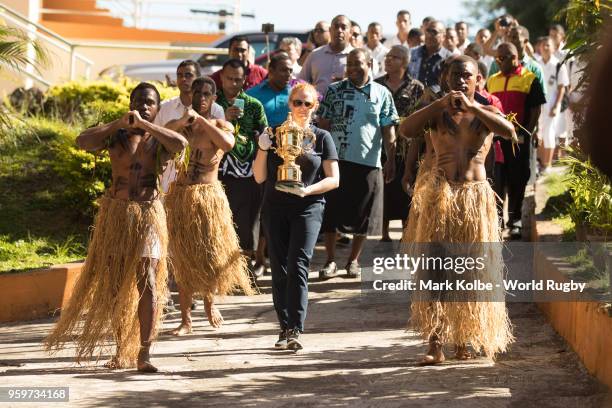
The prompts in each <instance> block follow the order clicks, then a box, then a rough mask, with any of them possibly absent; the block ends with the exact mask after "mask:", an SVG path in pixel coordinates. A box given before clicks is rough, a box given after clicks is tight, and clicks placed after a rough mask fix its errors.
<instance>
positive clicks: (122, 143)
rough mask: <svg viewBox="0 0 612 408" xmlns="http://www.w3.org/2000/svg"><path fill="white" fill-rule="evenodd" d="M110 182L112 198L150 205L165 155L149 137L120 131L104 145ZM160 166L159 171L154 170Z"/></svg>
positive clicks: (156, 192)
mask: <svg viewBox="0 0 612 408" xmlns="http://www.w3.org/2000/svg"><path fill="white" fill-rule="evenodd" d="M108 152H109V155H110V159H111V168H112V173H113V175H112V177H113V182H112V185H111V188H110V194H111V196H112V197H113V198H119V199H124V200H133V201H150V200H153V199H155V198H156V197H157V195H158V191H159V190H158V187H157V175H158V174H159V173H160V172H161V170H162V169H163V167H165V165H166V163H167V161H168V159H169V156H170V155H169V154H168V152H167V151H166V149H164V148H163V146H161V144H160V143H159V142H158V141H157V140H156V139H155V138H154V137H153V136H151V135H150V134H149V133H143V132H138V131H132V130H126V129H121V130H119V131H118V132H117V133H116V134H115V136H113V137H111V139H110V140H109V145H108ZM158 166H162V168H157V167H158Z"/></svg>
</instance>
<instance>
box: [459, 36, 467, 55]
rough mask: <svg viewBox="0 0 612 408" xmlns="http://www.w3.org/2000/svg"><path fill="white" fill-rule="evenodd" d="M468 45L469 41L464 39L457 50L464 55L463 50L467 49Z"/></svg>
mask: <svg viewBox="0 0 612 408" xmlns="http://www.w3.org/2000/svg"><path fill="white" fill-rule="evenodd" d="M468 45H470V41H469V40H467V39H466V40H465V41H464V43H463V44H461V45H458V46H457V48H459V51H461V53H462V54H465V49H466V48H467V46H468Z"/></svg>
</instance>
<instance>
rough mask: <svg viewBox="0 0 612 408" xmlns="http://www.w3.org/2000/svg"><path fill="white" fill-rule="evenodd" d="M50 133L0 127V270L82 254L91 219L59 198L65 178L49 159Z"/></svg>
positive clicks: (30, 266) (72, 258)
mask: <svg viewBox="0 0 612 408" xmlns="http://www.w3.org/2000/svg"><path fill="white" fill-rule="evenodd" d="M50 126H51V125H50ZM53 138H54V134H53V132H51V131H47V132H41V131H37V130H35V129H33V128H31V127H29V125H28V126H25V127H23V126H22V127H15V128H14V129H8V130H2V131H1V133H0V214H2V216H1V217H0V272H6V271H14V270H29V269H36V268H40V267H44V266H48V265H52V264H57V263H64V262H69V261H75V260H79V259H82V258H84V256H85V248H86V242H87V236H88V226H89V224H90V222H91V220H89V219H84V217H82V216H81V215H79V214H78V212H77V213H75V211H73V210H71V207H70V205H69V203H67V202H66V200H65V199H64V198H63V194H62V193H63V191H64V189H65V187H66V180H63V179H62V178H61V177H60V176H59V175H58V174H57V173H55V172H54V171H53V169H52V167H51V165H50V163H51V161H53V160H55V157H54V155H53V151H52V149H51V148H50V147H49V145H50V143H51V142H53Z"/></svg>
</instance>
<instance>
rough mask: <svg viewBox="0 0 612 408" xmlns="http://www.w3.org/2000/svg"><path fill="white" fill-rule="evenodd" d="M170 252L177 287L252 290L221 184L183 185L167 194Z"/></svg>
mask: <svg viewBox="0 0 612 408" xmlns="http://www.w3.org/2000/svg"><path fill="white" fill-rule="evenodd" d="M166 211H167V213H168V232H169V235H170V254H171V255H170V256H171V262H172V265H173V267H174V276H175V278H176V282H177V283H178V284H179V286H180V287H181V289H186V290H189V291H190V292H192V293H200V294H202V295H203V296H211V295H214V294H218V295H226V294H230V293H232V292H234V291H236V290H237V289H241V290H242V291H243V292H244V293H245V294H247V295H251V294H253V293H254V292H253V290H252V288H251V283H250V279H249V273H248V268H247V260H246V258H245V257H244V256H243V255H242V254H241V251H240V243H239V241H238V235H237V234H236V229H235V228H234V224H233V222H232V211H231V209H230V206H229V203H228V201H227V197H226V195H225V192H224V190H223V186H222V185H221V183H220V182H215V183H211V184H196V185H191V186H182V185H178V184H175V185H174V186H173V187H172V189H171V190H170V193H169V194H168V195H167V196H166Z"/></svg>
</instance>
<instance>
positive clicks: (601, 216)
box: [563, 149, 612, 234]
mask: <svg viewBox="0 0 612 408" xmlns="http://www.w3.org/2000/svg"><path fill="white" fill-rule="evenodd" d="M563 162H564V163H565V164H566V165H567V166H568V176H567V177H568V186H569V192H570V196H571V200H570V203H569V215H570V217H571V218H572V221H574V223H575V224H576V225H585V226H587V227H589V228H591V229H595V230H599V231H600V232H604V233H606V234H610V233H612V187H611V186H610V179H609V178H608V177H607V176H606V175H604V174H603V173H601V172H600V171H599V170H598V169H597V168H596V167H594V166H593V165H592V164H591V162H590V160H589V159H588V157H586V155H585V154H584V153H582V152H581V151H580V150H578V149H570V154H569V155H568V156H567V157H566V158H564V159H563Z"/></svg>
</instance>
